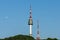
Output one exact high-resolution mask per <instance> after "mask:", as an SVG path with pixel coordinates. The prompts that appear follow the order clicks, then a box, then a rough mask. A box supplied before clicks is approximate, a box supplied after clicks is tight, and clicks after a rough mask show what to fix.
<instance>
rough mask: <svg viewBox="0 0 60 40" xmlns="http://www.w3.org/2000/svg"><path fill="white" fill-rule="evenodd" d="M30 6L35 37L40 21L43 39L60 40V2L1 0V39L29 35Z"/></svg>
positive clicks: (47, 0)
mask: <svg viewBox="0 0 60 40" xmlns="http://www.w3.org/2000/svg"><path fill="white" fill-rule="evenodd" d="M30 4H31V5H32V17H33V37H35V38H36V31H37V20H39V23H40V37H41V38H48V37H51V38H60V0H0V38H5V37H9V36H14V35H17V34H24V35H29V25H28V19H29V9H30Z"/></svg>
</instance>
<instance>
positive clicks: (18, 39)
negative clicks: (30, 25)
mask: <svg viewBox="0 0 60 40" xmlns="http://www.w3.org/2000/svg"><path fill="white" fill-rule="evenodd" d="M1 40H35V39H34V38H33V37H31V36H27V35H16V36H13V37H9V38H4V39H1Z"/></svg>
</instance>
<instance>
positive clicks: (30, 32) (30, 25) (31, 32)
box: [30, 25, 32, 36]
mask: <svg viewBox="0 0 60 40" xmlns="http://www.w3.org/2000/svg"><path fill="white" fill-rule="evenodd" d="M30 36H32V25H30Z"/></svg>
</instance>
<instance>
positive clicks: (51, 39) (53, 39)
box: [47, 38, 58, 40]
mask: <svg viewBox="0 0 60 40" xmlns="http://www.w3.org/2000/svg"><path fill="white" fill-rule="evenodd" d="M47 40H58V39H57V38H47Z"/></svg>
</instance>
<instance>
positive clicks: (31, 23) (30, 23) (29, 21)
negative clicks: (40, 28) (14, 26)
mask: <svg viewBox="0 0 60 40" xmlns="http://www.w3.org/2000/svg"><path fill="white" fill-rule="evenodd" d="M28 25H29V27H30V34H29V35H30V36H32V25H33V20H32V9H31V5H30V17H29V20H28Z"/></svg>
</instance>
